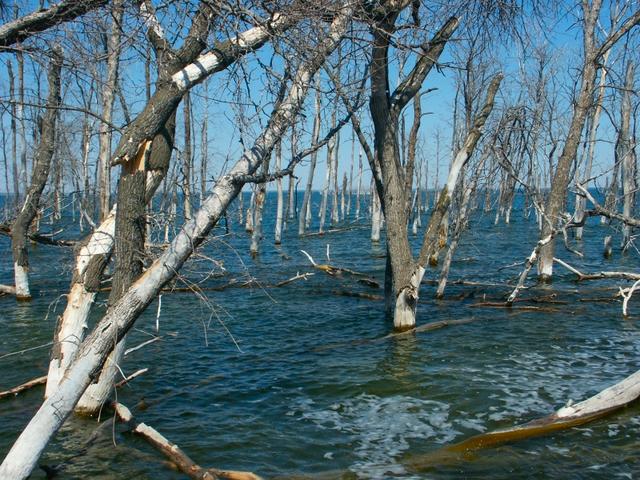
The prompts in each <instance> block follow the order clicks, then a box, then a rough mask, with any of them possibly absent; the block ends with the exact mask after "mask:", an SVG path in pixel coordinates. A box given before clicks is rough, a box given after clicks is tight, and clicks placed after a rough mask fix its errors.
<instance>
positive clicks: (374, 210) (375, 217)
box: [371, 183, 382, 243]
mask: <svg viewBox="0 0 640 480" xmlns="http://www.w3.org/2000/svg"><path fill="white" fill-rule="evenodd" d="M380 230H382V208H381V207H380V198H379V197H378V191H377V190H376V188H375V185H374V184H373V183H372V185H371V241H372V242H373V243H378V242H380Z"/></svg>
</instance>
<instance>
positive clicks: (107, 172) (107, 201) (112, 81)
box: [97, 0, 124, 222]
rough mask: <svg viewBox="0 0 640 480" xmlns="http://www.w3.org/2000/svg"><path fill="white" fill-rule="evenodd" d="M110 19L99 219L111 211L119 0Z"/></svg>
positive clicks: (120, 29)
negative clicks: (111, 161) (111, 162)
mask: <svg viewBox="0 0 640 480" xmlns="http://www.w3.org/2000/svg"><path fill="white" fill-rule="evenodd" d="M112 11H113V20H112V24H111V34H110V35H109V39H108V41H107V45H106V56H107V78H106V79H105V81H104V84H103V89H102V119H103V121H102V122H100V126H99V129H98V132H99V136H98V141H99V147H98V148H99V153H98V167H97V168H98V206H99V220H100V222H103V221H104V220H105V219H106V218H107V216H108V215H109V212H110V211H111V165H109V160H110V159H111V136H112V135H111V129H112V127H111V120H112V118H113V104H114V101H115V95H116V91H117V88H116V86H117V83H118V64H119V62H120V48H121V47H120V39H121V33H122V18H123V14H124V6H123V3H122V0H115V1H114V2H113V10H112Z"/></svg>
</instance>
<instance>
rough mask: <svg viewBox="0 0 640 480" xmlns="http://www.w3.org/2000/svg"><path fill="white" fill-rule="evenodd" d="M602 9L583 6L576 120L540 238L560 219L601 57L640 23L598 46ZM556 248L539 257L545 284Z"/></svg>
mask: <svg viewBox="0 0 640 480" xmlns="http://www.w3.org/2000/svg"><path fill="white" fill-rule="evenodd" d="M601 7H602V0H594V1H593V2H592V3H591V4H589V3H588V2H584V3H583V4H582V14H583V29H584V34H583V37H584V38H583V52H584V64H583V66H582V72H581V73H582V79H581V84H580V91H579V93H578V97H577V99H576V102H575V105H574V109H573V117H572V119H571V124H570V126H569V130H568V132H567V138H566V140H565V143H564V147H563V149H562V153H561V154H560V157H559V158H558V162H557V165H556V168H555V172H554V174H553V181H552V183H551V192H550V194H549V198H548V200H547V203H546V206H545V212H544V213H545V216H546V219H545V221H544V222H543V226H542V233H541V236H540V238H546V237H548V236H549V235H550V234H551V232H552V231H553V230H554V228H555V225H556V224H557V222H558V221H559V219H560V214H561V212H562V209H563V207H564V204H565V200H566V195H567V186H568V183H569V175H570V173H571V166H572V164H573V162H574V161H575V158H576V153H577V151H578V146H579V144H580V139H581V137H582V129H583V127H584V123H585V120H586V117H587V113H588V111H589V108H590V107H591V105H592V102H593V100H592V93H593V89H594V86H595V81H596V74H597V70H598V68H599V67H600V64H599V62H600V58H601V56H602V55H603V54H604V53H606V52H607V51H608V50H609V49H610V48H611V47H612V46H613V45H614V44H615V43H616V42H617V41H618V40H619V39H620V38H621V37H622V36H623V35H624V34H625V33H626V32H628V31H629V30H631V28H633V27H634V26H635V25H637V24H638V22H640V11H637V12H635V13H634V14H633V15H632V16H631V17H629V19H627V21H625V23H624V24H623V25H622V26H621V27H620V28H619V29H617V30H615V31H612V32H610V33H609V35H608V36H607V37H606V39H605V40H604V41H602V43H600V44H599V45H598V43H597V40H598V35H597V33H596V28H597V25H598V19H599V16H600V9H601ZM554 248H555V242H554V239H552V240H551V241H550V242H549V243H547V244H545V245H544V246H543V247H542V248H541V249H540V255H539V257H538V278H539V279H540V280H541V281H543V282H544V281H550V280H551V278H552V276H553V255H554Z"/></svg>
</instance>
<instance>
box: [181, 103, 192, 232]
mask: <svg viewBox="0 0 640 480" xmlns="http://www.w3.org/2000/svg"><path fill="white" fill-rule="evenodd" d="M182 105H183V108H184V110H183V115H184V117H183V118H184V151H183V152H182V154H183V158H182V195H183V197H182V201H183V204H182V205H183V214H184V218H185V220H190V219H191V169H192V166H193V153H192V151H191V102H190V96H189V92H187V93H185V95H184V98H183V101H182Z"/></svg>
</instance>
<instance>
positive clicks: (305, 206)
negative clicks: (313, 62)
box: [298, 78, 322, 235]
mask: <svg viewBox="0 0 640 480" xmlns="http://www.w3.org/2000/svg"><path fill="white" fill-rule="evenodd" d="M314 105H315V110H314V112H315V113H314V116H313V130H312V133H311V142H312V143H314V144H315V143H317V142H318V139H319V138H320V109H321V106H322V105H321V103H320V80H319V78H318V79H317V80H316V99H315V103H314ZM317 161H318V153H317V152H314V153H312V154H311V163H310V164H309V175H308V177H307V187H306V188H305V190H304V197H303V199H302V208H301V209H300V213H299V214H298V235H304V232H305V230H306V229H307V228H309V224H310V223H311V194H312V188H313V177H314V175H315V171H316V162H317Z"/></svg>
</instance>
